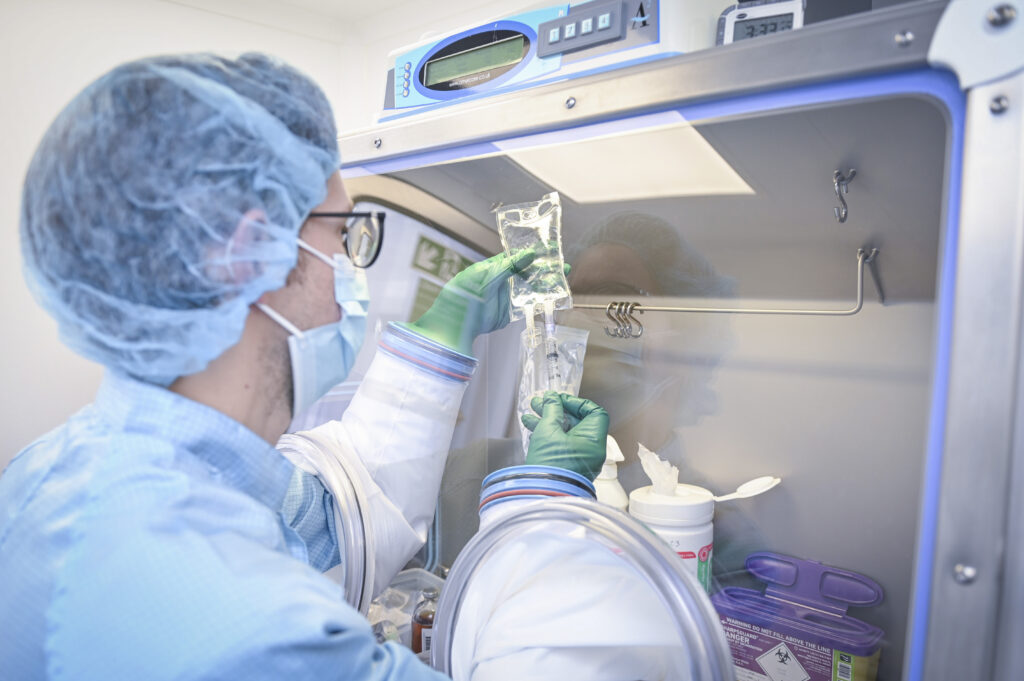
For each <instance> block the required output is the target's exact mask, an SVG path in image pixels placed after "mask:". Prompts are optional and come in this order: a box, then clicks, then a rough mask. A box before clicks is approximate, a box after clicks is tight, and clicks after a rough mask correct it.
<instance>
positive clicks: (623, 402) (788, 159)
mask: <svg viewBox="0 0 1024 681" xmlns="http://www.w3.org/2000/svg"><path fill="white" fill-rule="evenodd" d="M761 21H764V20H761ZM777 30H778V29H777ZM862 89H863V88H862ZM810 99H811V101H809V104H808V105H807V106H804V107H799V106H794V107H792V108H789V109H787V110H785V111H778V112H758V113H757V114H756V115H749V116H748V115H735V112H732V113H730V115H729V116H728V117H723V118H705V119H702V120H687V119H686V117H685V115H682V116H681V117H682V119H683V120H682V122H679V121H671V120H669V119H668V118H667V117H666V116H665V115H663V114H659V115H660V116H661V117H660V118H658V117H656V116H655V115H654V114H648V115H644V116H638V117H636V118H631V119H621V120H615V121H605V122H603V123H600V124H595V125H594V126H590V127H591V128H592V129H593V133H592V134H590V133H589V128H588V126H583V127H581V128H576V129H573V130H572V131H566V132H562V133H547V134H546V135H547V136H546V137H545V135H544V134H538V135H536V136H533V137H534V138H535V139H526V140H525V141H524V139H515V140H501V141H496V142H495V143H494V147H495V148H496V149H498V150H499V153H489V154H488V155H486V156H480V157H475V158H465V159H462V160H451V159H448V160H447V161H446V162H444V163H442V164H439V165H437V166H422V167H417V168H409V169H404V170H398V171H394V172H392V173H391V175H392V176H393V177H395V178H396V179H398V180H401V181H403V182H407V183H409V184H411V185H413V186H416V187H419V188H421V189H422V190H424V191H425V192H427V193H429V194H431V195H433V196H436V197H440V198H442V199H443V200H444V201H446V202H448V203H450V204H451V205H452V206H453V207H454V208H456V209H458V210H460V211H461V212H462V213H464V214H466V215H470V216H472V217H473V218H474V219H476V220H477V221H478V222H479V223H480V224H482V225H485V226H489V227H490V228H492V229H496V226H495V221H494V215H493V214H492V213H491V212H490V211H491V209H492V207H493V206H494V205H496V204H498V203H505V204H509V203H515V202H522V201H532V200H536V199H538V198H539V197H541V196H544V195H545V194H547V193H549V192H551V191H558V192H559V193H560V195H561V198H562V205H563V216H562V222H563V224H562V236H563V245H564V252H565V259H566V262H567V263H569V264H570V265H571V266H572V269H571V271H570V273H569V283H570V286H571V289H572V294H573V299H574V302H575V303H576V304H598V305H601V309H595V310H589V309H579V308H578V307H577V308H574V309H572V310H569V311H566V312H563V313H559V315H558V323H559V324H563V325H566V326H569V327H573V328H577V329H583V330H586V331H588V332H589V340H588V346H587V350H586V358H585V361H584V372H583V379H582V383H581V387H580V395H581V396H582V397H585V398H589V399H592V400H594V401H595V402H597V403H598V404H600V405H601V406H603V407H604V408H605V409H606V410H607V411H608V413H609V415H610V426H611V427H610V431H611V434H612V435H613V436H614V437H615V438H616V440H617V441H618V444H619V446H620V447H621V449H622V452H623V454H624V456H625V461H623V462H622V463H620V464H619V466H618V479H619V481H620V482H621V484H622V486H623V487H624V488H625V491H626V492H627V493H629V492H631V491H633V490H635V489H637V488H639V487H642V486H645V485H648V484H650V481H649V479H648V478H647V477H646V475H645V473H644V471H643V469H642V467H641V465H640V463H639V460H638V457H637V450H638V446H639V445H640V444H643V445H644V446H646V447H648V448H649V449H650V450H652V451H654V452H655V453H657V454H658V455H659V456H660V457H661V458H662V459H664V460H666V461H668V462H669V463H670V464H672V465H673V466H676V467H677V468H678V469H679V482H680V483H688V484H694V485H699V486H701V487H704V488H707V489H709V490H710V491H712V492H713V493H714V494H716V495H721V494H725V493H728V492H731V491H733V490H735V489H736V487H737V486H738V485H740V484H741V483H743V482H746V481H747V480H751V479H753V478H756V477H759V476H766V475H774V476H779V477H781V478H782V483H781V484H780V485H779V486H778V487H776V488H775V489H773V490H771V491H769V492H767V493H765V494H763V495H761V496H759V497H755V498H751V499H742V500H735V501H727V502H723V503H720V504H717V505H716V509H715V516H714V546H713V558H712V573H713V578H714V579H713V584H712V589H711V591H712V596H713V597H714V596H715V595H716V594H717V593H719V592H721V591H723V590H724V589H726V588H730V589H734V591H732V592H731V593H732V595H733V596H734V597H735V599H740V600H744V599H747V600H746V601H744V602H746V603H747V604H748V605H749V606H750V607H751V608H755V609H757V608H759V609H760V611H761V613H762V614H763V611H764V609H765V608H767V607H768V606H766V605H765V603H766V601H762V600H759V599H762V598H763V596H760V595H759V594H763V592H764V591H765V590H766V589H767V588H768V587H769V586H770V585H771V583H772V581H771V580H772V579H781V578H780V577H779V574H780V573H781V572H785V571H787V570H795V571H797V572H799V574H800V575H802V576H804V577H805V578H806V580H805V581H807V582H808V583H809V582H810V581H813V579H812V577H813V571H814V570H815V569H816V568H814V566H813V564H811V563H814V564H820V565H823V566H829V568H828V569H829V570H831V572H830V574H834V575H837V576H836V577H835V578H834V580H833V581H835V582H836V583H847V584H850V585H852V586H851V588H854V589H860V590H861V591H864V592H865V593H867V592H871V596H872V598H874V595H875V593H877V592H875V591H874V589H873V585H874V584H877V586H878V587H880V591H881V592H882V594H883V597H882V600H881V602H880V603H875V604H871V605H868V602H869V601H870V600H871V599H866V600H862V601H861V602H860V605H857V606H852V605H851V606H850V608H849V611H848V612H847V613H846V614H845V615H844V616H843V617H847V618H853V619H855V620H858V621H859V622H861V623H863V624H864V625H867V626H861V625H860V624H855V623H853V622H851V621H849V620H845V621H840V619H841V618H840V616H838V615H831V614H830V615H827V616H825V615H822V617H824V620H823V621H825V620H827V621H830V622H833V624H836V627H834V628H842V627H843V626H844V625H848V626H846V630H847V632H848V633H849V635H850V636H853V635H854V634H856V636H857V640H856V641H852V640H851V642H850V643H849V646H851V647H850V649H848V650H842V648H837V649H838V650H842V652H843V654H849V656H850V657H851V660H852V665H853V666H854V668H853V669H852V670H851V671H852V673H853V677H854V678H858V677H859V675H860V674H861V671H860V670H861V669H865V670H870V669H871V668H872V666H873V665H874V664H875V660H874V654H875V653H876V652H877V653H878V654H879V656H878V658H877V665H878V666H877V675H875V676H873V677H869V680H870V679H872V678H873V679H876V680H877V681H897V680H898V679H900V678H901V673H902V671H901V670H902V668H903V662H904V657H905V651H904V646H905V641H906V635H907V629H908V622H909V614H910V609H911V599H912V587H913V579H914V564H915V557H916V556H915V546H916V544H917V543H918V542H917V540H918V537H917V529H918V528H917V520H918V516H919V513H920V508H921V485H922V479H923V471H924V463H925V453H926V448H927V446H928V440H927V433H928V425H929V405H930V403H931V400H932V395H931V390H932V388H931V384H932V380H933V376H932V369H933V360H932V355H933V350H934V347H935V341H934V335H933V334H934V320H935V315H936V302H935V296H936V292H935V281H936V279H937V274H938V272H937V270H938V259H939V242H940V239H941V238H942V236H943V235H942V225H943V214H944V211H945V210H947V209H948V204H947V202H948V197H947V196H946V194H945V189H944V187H945V174H946V173H947V172H948V170H949V158H950V151H949V139H950V138H951V136H952V133H951V126H952V125H962V121H960V120H959V119H956V118H955V117H951V116H950V112H949V110H947V109H946V107H944V106H943V105H942V104H941V103H940V102H939V101H938V100H937V98H934V97H932V96H930V95H919V94H917V92H916V91H915V92H913V93H908V94H899V93H897V94H886V95H885V96H873V95H872V94H871V93H870V92H868V93H867V94H857V95H856V96H852V97H851V98H850V99H848V100H846V101H840V102H830V103H827V104H825V105H821V104H820V103H819V102H817V101H816V100H813V98H810ZM682 114H685V111H683V112H682ZM686 126H689V132H687V127H686ZM690 133H693V134H697V135H699V136H700V137H701V138H702V139H701V140H696V139H692V136H693V135H691V134H690ZM616 135H618V136H619V137H618V138H616V137H615V136H616ZM629 135H633V137H628V136H629ZM615 139H623V140H625V141H627V142H628V144H623V145H619V146H616V144H615V143H614V141H615ZM543 144H547V145H548V146H549V149H548V150H545V149H543V148H542V149H541V151H540V152H537V153H533V152H532V151H531V146H530V145H533V146H534V147H536V146H543ZM705 144H706V145H707V146H709V147H710V148H711V150H713V151H714V152H715V154H710V153H705V152H707V151H708V150H707V149H704V148H703V147H704V145H705ZM620 147H621V150H620ZM545 151H551V153H541V152H545ZM555 152H557V153H555ZM698 153H699V156H698ZM677 157H678V158H681V159H683V161H685V162H680V163H678V164H676V165H671V163H672V160H673V158H677ZM599 158H604V159H607V158H613V159H614V163H610V164H609V163H607V162H603V163H602V162H597V161H595V159H599ZM837 159H850V160H849V161H844V163H849V164H850V165H849V166H843V168H842V169H843V170H844V171H845V170H846V169H847V167H853V168H856V169H857V178H856V179H855V180H854V181H853V182H852V183H851V185H850V191H849V194H847V195H845V198H846V200H847V202H848V204H849V210H850V218H849V221H848V222H847V223H846V224H844V225H843V228H842V229H841V230H840V229H837V224H836V221H835V218H834V216H833V208H834V207H835V206H836V205H838V203H837V202H836V198H835V194H834V192H833V187H832V172H833V170H835V169H836V168H838V167H839V166H838V165H837V162H838V161H837ZM690 166H693V167H690ZM907 168H914V172H912V173H910V172H907V170H906V169H907ZM712 170H713V171H714V173H712V172H711V171H712ZM733 173H735V174H736V175H737V176H738V177H739V179H740V180H742V182H733V180H734V179H735V178H733V177H732V174H733ZM711 174H714V175H716V176H717V177H718V178H719V181H718V182H717V183H716V184H715V185H714V186H712V190H711V191H704V190H702V189H701V188H702V187H706V186H708V175H711ZM637 178H640V179H641V180H642V181H640V182H636V179H637ZM673 183H674V184H673ZM595 186H597V187H598V189H597V190H595ZM695 187H696V188H697V189H696V190H695V189H694V188H695ZM645 191H646V192H648V193H647V195H645V194H644V192H645ZM673 192H674V193H673ZM608 197H614V198H611V199H609V198H608ZM872 244H873V245H877V246H878V247H879V248H880V253H881V260H880V261H879V268H880V275H881V279H882V282H883V284H884V285H885V294H886V304H885V305H881V304H879V302H878V298H877V296H876V291H875V288H874V285H873V284H872V280H871V276H870V275H869V274H868V273H867V272H865V276H864V280H865V285H864V307H863V309H862V310H861V311H860V312H859V313H858V314H856V315H854V316H850V317H841V318H840V317H793V316H772V315H738V314H697V313H670V312H657V311H650V310H648V311H646V313H644V314H641V315H637V318H638V319H639V321H640V322H642V323H643V326H644V332H643V335H642V336H641V337H639V338H631V339H628V340H626V339H621V338H615V337H612V336H611V335H609V334H608V333H606V332H605V329H606V328H607V327H608V326H609V325H610V322H609V319H608V317H607V316H606V315H605V311H604V306H605V305H607V304H608V303H609V302H610V301H631V302H638V303H641V305H642V306H648V307H650V306H658V305H669V306H686V307H746V308H775V309H778V308H800V307H803V308H815V309H830V308H833V309H843V308H848V307H849V306H850V303H851V302H852V300H853V298H854V295H855V292H856V273H857V270H856V263H857V259H856V253H857V249H858V248H862V247H864V246H865V245H872ZM514 364H515V363H514V362H508V361H507V360H505V358H501V357H499V358H497V359H496V360H493V361H491V362H490V363H489V364H488V365H487V371H488V383H489V385H493V387H491V388H489V390H490V392H489V393H488V399H489V400H492V401H498V400H502V399H506V398H507V395H506V391H508V390H510V388H509V385H510V384H511V386H512V387H511V390H513V391H514V390H515V386H516V385H517V380H518V379H517V377H516V376H515V373H516V367H515V366H511V365H514ZM506 372H507V373H508V374H509V375H508V376H505V373H506ZM499 375H500V376H501V377H502V378H501V383H500V385H498V384H491V383H490V382H491V380H492V379H497V378H498V377H499ZM851 429H853V432H860V433H874V434H881V435H882V436H881V437H878V436H871V437H868V438H867V439H865V438H862V437H850V436H849V434H850V432H851ZM518 437H519V433H518V428H517V427H515V424H512V425H511V426H510V427H509V428H508V430H507V431H506V432H505V438H506V439H505V440H497V439H492V440H489V441H488V443H487V445H486V447H484V450H485V452H486V457H484V458H485V460H486V464H487V466H488V467H489V469H490V470H493V468H494V467H497V466H498V465H499V464H503V465H508V464H509V463H515V460H514V459H509V458H506V457H504V456H502V457H498V456H496V454H494V453H495V452H498V451H499V449H500V451H501V452H509V453H511V454H510V455H509V457H512V455H514V454H516V453H518V452H521V450H520V448H519V442H518V441H517V438H518ZM499 459H500V460H499ZM474 460H480V459H474ZM490 470H487V471H480V472H479V473H480V475H481V476H482V475H483V474H486V473H487V472H490ZM444 489H446V490H447V491H448V494H449V497H448V498H442V500H441V504H442V506H443V508H444V510H445V513H444V514H443V515H442V521H441V523H442V527H443V533H442V535H443V537H444V538H445V539H446V540H447V539H450V540H451V541H447V543H446V542H445V541H442V544H443V545H444V551H443V553H444V560H445V561H446V562H447V561H450V560H451V557H452V555H453V554H454V553H457V551H458V546H456V544H459V543H460V541H459V540H461V541H464V539H462V538H463V537H466V536H468V535H469V534H471V532H472V529H475V523H476V518H475V516H476V498H475V497H476V495H477V494H478V493H479V484H471V483H470V482H468V481H467V480H465V479H463V480H459V479H455V478H454V477H447V478H446V482H445V483H444ZM460 494H461V495H464V498H463V497H460V496H459V495H460ZM460 514H461V515H462V516H464V517H463V518H462V519H461V520H459V519H458V516H459V515H460ZM456 526H459V527H458V528H457V529H459V530H460V532H454V531H450V530H452V529H453V528H455V527H456ZM457 536H458V540H457V539H456V537H457ZM808 561H810V562H811V563H808ZM447 564H450V563H447ZM822 569H825V568H822ZM826 581H828V580H826ZM865 585H867V586H865ZM735 589H741V590H742V589H748V590H752V591H735ZM776 591H778V589H775V588H774V587H773V594H774V593H775V592H776ZM727 593H729V592H727ZM822 595H823V594H821V593H815V594H810V595H807V594H803V593H801V594H795V597H799V598H801V599H804V601H805V602H807V599H811V600H813V599H816V598H818V597H819V596H822ZM805 596H806V598H805ZM824 596H826V597H828V594H824ZM735 599H734V600H735ZM774 600H775V599H774V597H773V598H771V599H769V601H768V602H774ZM722 602H723V601H722V598H719V599H718V600H717V601H716V604H722ZM815 602H816V601H815ZM744 607H746V606H744ZM722 608H723V609H720V613H724V612H726V611H729V612H732V613H734V614H735V613H736V612H738V611H739V610H742V607H737V606H735V603H733V605H732V606H730V605H729V604H727V603H726V604H724V605H723V606H722ZM729 616H732V617H733V618H734V619H738V620H740V621H744V620H742V618H737V617H735V615H729ZM757 616H761V615H757ZM830 618H832V619H830ZM819 619H820V618H819ZM737 626H739V625H737ZM758 626H760V625H758ZM779 626H780V627H783V628H784V625H783V624H780V625H779ZM733 633H734V635H735V636H742V634H741V632H740V631H739V629H735V628H734V629H733ZM784 633H785V632H784ZM786 635H791V634H789V633H786ZM877 636H881V638H880V640H874V638H873V637H877ZM734 640H735V639H734ZM818 645H822V646H824V644H821V643H819V644H818ZM789 647H790V648H792V646H789ZM830 650H831V648H830ZM734 652H735V651H734ZM764 652H766V651H760V652H758V654H757V655H755V656H754V657H753V658H751V659H756V658H758V657H760V656H761V655H762V654H763V653H764ZM777 652H778V651H777ZM781 652H782V653H783V655H782V657H785V652H786V651H781ZM790 653H791V654H792V653H795V657H797V658H798V659H803V658H802V656H801V654H800V651H796V650H790ZM854 658H858V659H854ZM766 659H767V658H766ZM776 659H778V656H776ZM837 660H838V661H836V664H837V665H838V664H840V663H842V664H851V663H847V662H844V661H843V660H842V659H841V658H837ZM819 662H821V661H820V660H819ZM765 663H766V664H767V662H765ZM780 664H781V663H780ZM809 664H817V663H813V662H812V663H809ZM858 665H860V666H858ZM865 665H866V666H865ZM843 671H844V673H845V671H846V668H845V667H844V668H843ZM758 673H761V672H758ZM808 673H809V674H812V672H810V671H809V672H808Z"/></svg>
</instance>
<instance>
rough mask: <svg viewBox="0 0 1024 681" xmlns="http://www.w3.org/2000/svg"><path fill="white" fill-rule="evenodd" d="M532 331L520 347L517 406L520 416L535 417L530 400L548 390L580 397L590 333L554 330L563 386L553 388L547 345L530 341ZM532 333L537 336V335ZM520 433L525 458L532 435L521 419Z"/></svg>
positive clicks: (527, 331) (524, 337)
mask: <svg viewBox="0 0 1024 681" xmlns="http://www.w3.org/2000/svg"><path fill="white" fill-rule="evenodd" d="M530 333H531V332H530V330H529V329H526V330H524V331H523V333H522V336H521V337H520V338H521V342H520V344H519V365H520V367H521V376H522V378H521V379H520V381H519V400H518V402H517V406H518V409H519V416H520V417H522V415H523V414H532V413H534V411H533V409H532V408H531V407H530V400H532V399H533V398H534V397H535V396H537V395H543V394H544V392H545V391H547V390H557V391H558V392H563V393H570V394H572V395H577V396H578V395H579V394H580V383H581V382H582V381H583V360H584V358H585V357H586V354H587V338H588V337H589V336H590V332H589V331H587V330H586V329H574V328H573V327H571V326H557V325H556V326H555V340H556V341H557V343H558V365H559V366H558V368H559V376H560V377H561V383H560V384H559V385H556V386H555V385H551V384H550V381H549V380H548V371H547V358H546V351H545V348H544V345H543V344H541V343H537V342H536V339H531V338H530ZM533 333H537V331H534V332H533ZM519 432H520V433H521V434H522V438H523V454H524V455H525V454H526V450H527V449H529V446H530V431H528V430H527V429H526V426H524V425H523V422H522V418H520V419H519Z"/></svg>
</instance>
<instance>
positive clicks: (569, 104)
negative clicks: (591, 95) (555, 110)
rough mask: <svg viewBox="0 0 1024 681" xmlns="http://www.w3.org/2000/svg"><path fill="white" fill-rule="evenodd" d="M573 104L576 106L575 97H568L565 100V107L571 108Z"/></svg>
mask: <svg viewBox="0 0 1024 681" xmlns="http://www.w3.org/2000/svg"><path fill="white" fill-rule="evenodd" d="M574 106H576V98H575V97H570V98H569V99H567V100H565V108H566V109H571V108H573V107H574Z"/></svg>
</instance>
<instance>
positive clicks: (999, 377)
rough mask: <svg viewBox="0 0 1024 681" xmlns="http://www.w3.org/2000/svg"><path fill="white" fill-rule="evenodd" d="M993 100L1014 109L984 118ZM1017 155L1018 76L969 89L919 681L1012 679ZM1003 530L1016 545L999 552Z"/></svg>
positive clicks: (1021, 455) (1017, 619) (1023, 239)
mask: <svg viewBox="0 0 1024 681" xmlns="http://www.w3.org/2000/svg"><path fill="white" fill-rule="evenodd" d="M1000 96H1003V97H1006V98H1007V99H1008V100H1009V101H1010V102H1011V103H1014V104H1011V108H1009V109H1006V110H1003V111H1002V112H1001V113H995V112H993V107H992V104H993V101H994V100H996V99H997V98H998V97H1000ZM1022 153H1024V74H1017V75H1016V76H1015V77H1012V78H1009V79H1005V80H1002V81H999V82H996V83H992V84H989V85H986V86H984V87H978V88H975V89H974V90H972V91H970V93H969V95H968V100H967V126H966V137H965V142H964V169H963V190H962V203H961V210H960V236H959V239H960V243H959V246H958V248H957V259H956V264H955V266H956V294H955V299H954V317H953V330H952V353H951V356H950V377H949V392H948V397H947V400H948V401H947V410H948V411H947V419H946V430H945V446H944V449H943V459H942V470H941V476H942V477H941V484H940V488H939V493H938V517H937V520H936V544H935V556H934V560H933V571H932V587H931V591H930V597H929V601H930V603H929V610H930V612H929V617H928V637H927V645H926V651H927V656H926V659H925V663H924V667H923V670H922V671H923V674H922V675H921V677H920V678H924V679H1003V678H1015V677H1016V676H1017V675H1018V674H1019V673H1020V667H1019V666H1016V667H1015V666H1013V664H1014V662H1017V663H1018V664H1019V661H1020V659H1021V656H1022V652H1021V642H1022V641H1024V637H1022V628H1021V627H1022V613H1021V609H1020V604H1021V598H1022V596H1021V594H1022V583H1024V574H1022V572H1021V568H1022V556H1021V551H1022V548H1024V547H1022V546H1021V543H1020V541H1021V511H1020V509H1021V505H1022V504H1021V500H1020V498H1019V497H1018V496H1017V495H1018V494H1019V493H1020V492H1021V489H1020V487H1019V485H1018V486H1017V487H1016V489H1014V490H1012V491H1013V492H1014V493H1013V494H1012V495H1011V484H1012V482H1011V481H1013V479H1014V478H1013V474H1014V469H1016V475H1017V477H1018V478H1019V477H1020V476H1021V473H1020V471H1021V466H1022V465H1024V446H1022V443H1021V441H1020V439H1019V433H1018V432H1017V428H1018V427H1019V425H1024V420H1021V421H1017V420H1016V419H1015V417H1016V415H1017V407H1016V400H1015V398H1016V396H1017V392H1018V388H1019V386H1018V375H1017V371H1018V369H1019V361H1020V348H1021V342H1022V338H1021V317H1022V315H1021V312H1022V310H1021V305H1022V302H1024V301H1022V296H1021V292H1022V284H1024V197H1022V187H1024V156H1022ZM1018 424H1019V425H1018ZM1015 435H1016V437H1015ZM1015 440H1016V441H1015ZM1014 459H1016V460H1014ZM1011 501H1012V505H1011ZM1010 511H1015V513H1016V515H1011V513H1010ZM928 522H929V519H928V518H924V519H923V523H925V524H927V523H928ZM1010 522H1012V524H1013V527H1014V531H1015V533H1016V536H1013V537H1010V540H1011V541H1010V542H1008V541H1007V539H1008V537H1007V530H1008V523H1010ZM922 529H923V530H924V531H926V530H927V528H925V527H923V528H922ZM958 566H959V568H958ZM967 568H972V569H973V570H968V569H967ZM972 572H973V576H972ZM1014 601H1015V602H1016V604H1017V607H1016V609H1015V608H1014V607H1013V603H1014ZM921 605H922V604H920V603H916V604H915V608H914V610H915V613H918V612H919V611H920V606H921ZM997 643H998V647H997ZM997 656H998V667H999V669H1000V671H999V672H998V673H996V669H997Z"/></svg>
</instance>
